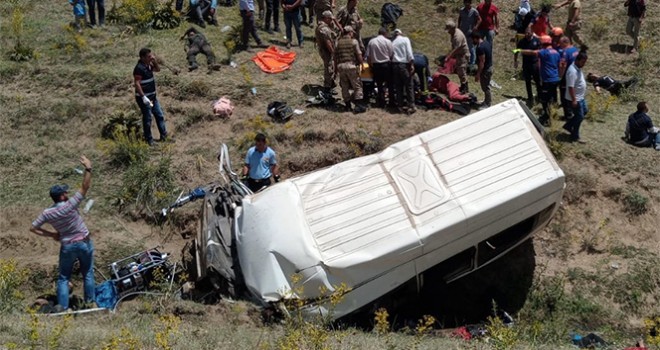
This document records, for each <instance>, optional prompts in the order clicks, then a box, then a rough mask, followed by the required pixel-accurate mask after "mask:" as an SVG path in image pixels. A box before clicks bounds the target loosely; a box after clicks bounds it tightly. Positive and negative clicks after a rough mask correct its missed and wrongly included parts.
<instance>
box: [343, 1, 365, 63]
mask: <svg viewBox="0 0 660 350" xmlns="http://www.w3.org/2000/svg"><path fill="white" fill-rule="evenodd" d="M357 3H358V0H348V3H347V4H346V6H344V7H342V8H341V9H339V12H337V22H339V24H340V25H341V28H344V27H346V26H350V27H351V28H353V30H354V31H355V34H354V38H355V39H357V42H358V44H359V45H360V51H361V52H362V53H364V43H363V42H362V35H360V30H361V29H362V23H363V21H362V17H360V14H359V13H358V10H357Z"/></svg>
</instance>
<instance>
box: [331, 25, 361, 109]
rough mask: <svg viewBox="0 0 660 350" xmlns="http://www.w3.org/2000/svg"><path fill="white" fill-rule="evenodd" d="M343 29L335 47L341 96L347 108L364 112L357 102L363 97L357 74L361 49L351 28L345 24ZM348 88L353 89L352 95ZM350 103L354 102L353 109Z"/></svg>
mask: <svg viewBox="0 0 660 350" xmlns="http://www.w3.org/2000/svg"><path fill="white" fill-rule="evenodd" d="M343 29H344V30H343V34H342V36H341V38H340V39H339V40H338V41H337V49H336V50H335V62H336V63H337V73H338V74H339V85H340V86H341V96H342V98H343V99H344V104H345V105H346V109H347V110H353V111H354V112H355V113H360V112H364V107H363V106H362V105H360V104H359V102H358V101H360V100H362V97H363V96H362V81H361V80H360V74H359V67H360V66H361V65H362V51H360V45H359V44H358V42H357V40H356V39H354V38H353V37H354V36H355V31H354V30H353V28H351V26H345V27H344V28H343ZM350 90H353V94H352V95H351V92H350ZM351 103H354V104H355V109H353V108H352V106H351Z"/></svg>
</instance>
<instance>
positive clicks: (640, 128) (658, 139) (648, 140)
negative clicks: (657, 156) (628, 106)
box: [625, 101, 660, 151]
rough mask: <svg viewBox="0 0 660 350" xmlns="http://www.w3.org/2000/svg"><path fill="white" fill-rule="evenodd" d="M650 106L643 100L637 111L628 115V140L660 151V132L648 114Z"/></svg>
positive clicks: (639, 145) (636, 144) (638, 145)
mask: <svg viewBox="0 0 660 350" xmlns="http://www.w3.org/2000/svg"><path fill="white" fill-rule="evenodd" d="M648 112H649V107H648V106H647V104H646V102H644V101H642V102H639V103H638V104H637V112H635V113H633V114H631V115H630V116H629V117H628V123H627V124H626V137H625V138H626V141H628V142H629V143H631V144H633V145H635V146H637V147H649V146H651V147H653V148H655V150H656V151H660V133H659V132H658V131H659V130H658V128H657V127H654V126H653V122H652V121H651V118H650V117H649V116H648V114H647V113H648Z"/></svg>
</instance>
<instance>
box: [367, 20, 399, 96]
mask: <svg viewBox="0 0 660 350" xmlns="http://www.w3.org/2000/svg"><path fill="white" fill-rule="evenodd" d="M385 35H387V29H386V28H384V27H383V28H380V29H379V30H378V36H377V37H375V38H373V39H371V40H369V45H367V58H368V62H369V67H370V68H371V72H372V73H373V75H374V83H375V84H376V89H378V97H377V98H376V103H377V105H378V107H385V88H386V87H387V88H389V90H390V92H391V91H392V84H391V79H390V76H391V74H392V70H391V68H390V64H391V62H392V56H393V55H394V47H393V46H392V41H391V40H390V39H388V38H387V37H386V36H385ZM390 101H392V99H391V98H390Z"/></svg>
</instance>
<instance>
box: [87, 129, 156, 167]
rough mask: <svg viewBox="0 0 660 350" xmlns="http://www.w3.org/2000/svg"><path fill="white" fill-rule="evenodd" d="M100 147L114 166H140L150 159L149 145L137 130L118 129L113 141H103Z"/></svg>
mask: <svg viewBox="0 0 660 350" xmlns="http://www.w3.org/2000/svg"><path fill="white" fill-rule="evenodd" d="M99 147H100V148H101V150H102V151H103V153H104V154H105V155H106V156H108V157H109V158H110V165H113V166H119V167H128V166H131V165H138V166H140V165H142V164H143V163H145V161H146V160H147V159H148V158H149V145H148V144H147V143H146V142H144V141H143V140H142V138H141V136H138V132H137V131H135V130H125V129H122V128H116V129H115V130H114V131H113V133H112V139H110V140H103V141H101V143H100V144H99Z"/></svg>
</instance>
